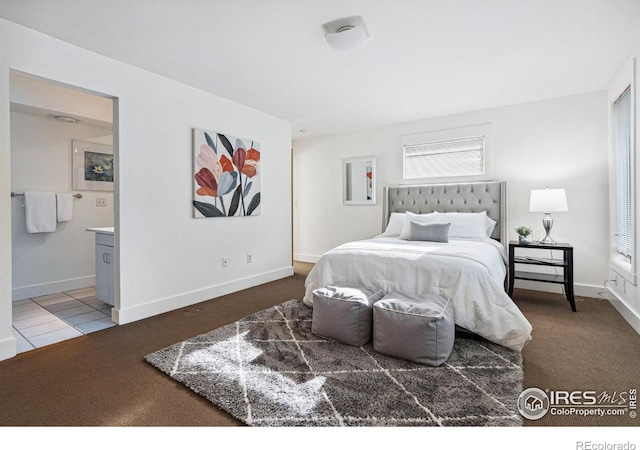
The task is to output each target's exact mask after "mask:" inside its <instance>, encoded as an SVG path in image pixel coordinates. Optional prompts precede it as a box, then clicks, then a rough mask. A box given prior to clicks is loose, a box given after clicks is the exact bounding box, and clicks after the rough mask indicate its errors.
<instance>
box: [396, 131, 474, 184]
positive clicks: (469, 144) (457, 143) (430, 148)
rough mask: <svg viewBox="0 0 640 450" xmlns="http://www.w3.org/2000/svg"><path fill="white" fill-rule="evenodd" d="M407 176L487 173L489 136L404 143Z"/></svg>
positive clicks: (458, 175)
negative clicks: (486, 160) (486, 148)
mask: <svg viewBox="0 0 640 450" xmlns="http://www.w3.org/2000/svg"><path fill="white" fill-rule="evenodd" d="M403 149H404V178H405V179H410V178H443V177H464V176H478V175H484V174H485V137H484V136H477V137H469V138H464V139H451V140H443V141H438V142H420V143H411V144H404V146H403Z"/></svg>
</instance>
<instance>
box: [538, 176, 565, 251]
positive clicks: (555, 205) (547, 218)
mask: <svg viewBox="0 0 640 450" xmlns="http://www.w3.org/2000/svg"><path fill="white" fill-rule="evenodd" d="M568 210H569V209H568V208H567V196H566V194H565V192H564V189H549V188H548V187H547V188H546V189H532V190H531V197H530V199H529V211H530V212H543V213H544V218H543V219H542V226H543V227H544V231H545V232H546V233H547V235H546V236H545V237H544V239H542V240H541V241H540V244H543V245H555V244H556V241H554V240H553V239H552V238H551V227H553V219H552V218H551V213H552V212H561V211H568Z"/></svg>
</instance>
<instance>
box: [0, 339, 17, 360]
mask: <svg viewBox="0 0 640 450" xmlns="http://www.w3.org/2000/svg"><path fill="white" fill-rule="evenodd" d="M17 354H18V347H17V345H16V338H15V336H13V335H10V336H9V337H8V338H6V339H3V340H1V341H0V361H4V360H5V359H9V358H13V357H14V356H16V355H17Z"/></svg>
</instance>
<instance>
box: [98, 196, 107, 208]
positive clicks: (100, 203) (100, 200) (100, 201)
mask: <svg viewBox="0 0 640 450" xmlns="http://www.w3.org/2000/svg"><path fill="white" fill-rule="evenodd" d="M96 206H100V207H106V206H107V199H106V198H103V197H99V198H96Z"/></svg>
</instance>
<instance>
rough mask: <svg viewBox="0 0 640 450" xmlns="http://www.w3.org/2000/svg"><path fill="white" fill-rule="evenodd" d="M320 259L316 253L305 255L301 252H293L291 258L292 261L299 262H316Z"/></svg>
mask: <svg viewBox="0 0 640 450" xmlns="http://www.w3.org/2000/svg"><path fill="white" fill-rule="evenodd" d="M319 259H320V257H319V256H316V255H305V254H302V253H294V254H293V260H294V261H300V262H305V263H313V264H315V263H317V262H318V260H319Z"/></svg>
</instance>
